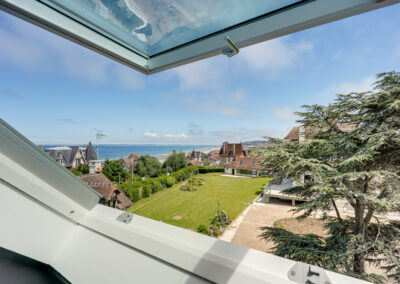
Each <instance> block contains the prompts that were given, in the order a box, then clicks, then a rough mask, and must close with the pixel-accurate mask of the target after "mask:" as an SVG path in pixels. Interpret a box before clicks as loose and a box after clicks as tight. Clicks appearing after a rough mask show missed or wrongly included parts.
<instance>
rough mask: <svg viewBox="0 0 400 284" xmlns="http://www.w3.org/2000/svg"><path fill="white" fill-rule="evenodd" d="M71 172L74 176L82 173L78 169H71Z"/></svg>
mask: <svg viewBox="0 0 400 284" xmlns="http://www.w3.org/2000/svg"><path fill="white" fill-rule="evenodd" d="M71 173H73V174H74V175H76V176H80V175H82V173H81V172H80V171H78V170H77V169H71Z"/></svg>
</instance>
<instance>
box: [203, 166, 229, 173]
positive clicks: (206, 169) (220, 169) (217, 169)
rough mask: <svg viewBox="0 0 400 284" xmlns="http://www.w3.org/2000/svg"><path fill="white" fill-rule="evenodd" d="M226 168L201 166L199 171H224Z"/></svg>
mask: <svg viewBox="0 0 400 284" xmlns="http://www.w3.org/2000/svg"><path fill="white" fill-rule="evenodd" d="M223 172H224V168H216V167H199V173H201V174H206V173H223Z"/></svg>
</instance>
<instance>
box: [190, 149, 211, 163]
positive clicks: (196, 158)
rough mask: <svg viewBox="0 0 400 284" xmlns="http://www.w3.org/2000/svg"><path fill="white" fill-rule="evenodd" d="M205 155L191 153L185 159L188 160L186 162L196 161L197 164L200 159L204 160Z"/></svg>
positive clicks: (195, 152)
mask: <svg viewBox="0 0 400 284" xmlns="http://www.w3.org/2000/svg"><path fill="white" fill-rule="evenodd" d="M205 157H206V154H204V153H203V152H200V151H195V150H193V151H191V152H189V153H188V154H187V156H186V158H187V159H188V161H197V162H201V159H202V158H205Z"/></svg>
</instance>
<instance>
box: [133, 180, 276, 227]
mask: <svg viewBox="0 0 400 284" xmlns="http://www.w3.org/2000/svg"><path fill="white" fill-rule="evenodd" d="M198 177H200V178H203V179H204V180H205V182H204V184H203V185H202V186H199V187H198V189H197V191H193V192H188V191H182V190H180V189H179V187H180V186H181V185H182V183H179V184H176V185H174V186H172V187H171V188H168V189H165V190H164V191H160V192H158V193H156V194H154V195H152V196H150V197H148V198H144V199H142V200H139V201H138V202H136V203H134V204H133V206H132V207H130V208H129V209H128V211H129V212H133V213H135V214H138V215H141V216H145V217H148V218H151V219H155V220H161V221H163V222H165V223H169V224H172V225H175V226H179V227H183V228H192V229H196V228H197V227H198V226H199V225H201V224H204V225H207V226H208V225H209V224H210V221H211V219H212V217H213V215H214V213H215V212H216V210H217V209H218V204H217V202H218V200H220V202H221V209H224V210H225V211H226V212H227V213H228V215H229V218H230V219H231V220H234V219H235V218H236V217H237V216H238V215H239V214H240V212H242V211H243V210H244V209H245V208H246V207H247V206H248V205H249V202H251V201H253V199H254V198H255V197H256V196H257V195H258V194H259V193H260V191H261V190H262V188H263V185H264V184H266V183H267V182H268V181H269V180H270V179H269V178H251V179H250V178H233V177H224V176H221V175H220V174H218V173H209V174H202V175H199V176H198ZM174 216H181V217H182V219H180V220H174V219H173V217H174Z"/></svg>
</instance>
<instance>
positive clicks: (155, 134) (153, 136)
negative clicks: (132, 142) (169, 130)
mask: <svg viewBox="0 0 400 284" xmlns="http://www.w3.org/2000/svg"><path fill="white" fill-rule="evenodd" d="M143 136H144V137H145V138H160V135H158V134H157V133H153V132H145V133H143Z"/></svg>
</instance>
